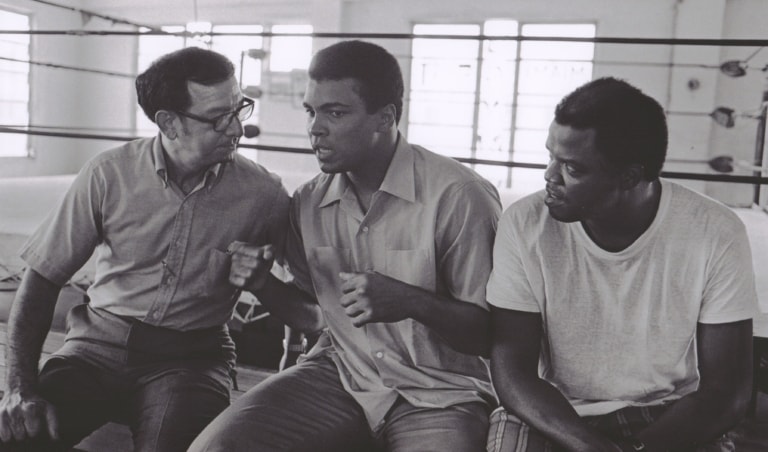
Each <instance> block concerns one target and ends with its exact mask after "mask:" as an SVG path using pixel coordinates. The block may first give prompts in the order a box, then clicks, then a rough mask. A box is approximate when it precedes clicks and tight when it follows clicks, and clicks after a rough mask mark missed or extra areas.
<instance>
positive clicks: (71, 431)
mask: <svg viewBox="0 0 768 452" xmlns="http://www.w3.org/2000/svg"><path fill="white" fill-rule="evenodd" d="M38 384H39V388H40V394H41V395H42V397H43V398H45V399H46V400H47V401H48V402H50V403H51V404H53V406H54V407H55V409H56V417H57V420H58V422H59V438H60V441H58V442H57V443H52V442H50V441H48V440H41V441H38V443H39V444H38V445H39V447H40V448H39V449H36V447H33V446H32V445H29V446H28V447H27V449H25V450H46V451H51V450H60V449H61V450H68V447H72V446H74V445H75V444H77V443H78V442H80V440H82V439H83V438H85V437H86V436H88V435H89V434H91V433H92V432H93V431H95V430H96V429H98V428H99V427H101V426H102V425H104V424H106V423H107V422H108V421H109V420H111V419H112V418H114V417H115V416H116V415H117V410H116V409H115V406H116V405H120V403H121V399H120V397H119V393H120V390H121V388H120V387H119V385H117V384H115V382H111V381H110V380H109V378H108V377H107V376H106V375H104V374H103V373H102V372H100V371H99V370H98V369H96V368H94V367H92V366H90V365H88V364H86V363H84V362H80V361H78V360H76V359H73V358H63V357H53V358H50V359H49V360H48V361H47V362H46V363H45V365H44V366H43V368H42V369H41V371H40V375H39V378H38Z"/></svg>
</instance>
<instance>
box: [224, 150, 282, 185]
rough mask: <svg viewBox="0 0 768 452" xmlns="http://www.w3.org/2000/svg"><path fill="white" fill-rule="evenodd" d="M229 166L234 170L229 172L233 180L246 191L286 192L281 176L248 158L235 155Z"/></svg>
mask: <svg viewBox="0 0 768 452" xmlns="http://www.w3.org/2000/svg"><path fill="white" fill-rule="evenodd" d="M229 166H231V168H232V171H229V173H231V175H232V176H231V179H233V182H234V183H236V184H237V185H239V186H241V187H243V189H244V190H247V191H255V192H260V193H261V194H263V193H264V191H265V190H270V189H271V190H278V191H285V190H284V188H283V183H282V180H281V179H280V176H278V175H277V174H275V173H273V172H271V171H269V170H268V169H266V168H265V167H263V166H261V165H260V164H258V163H256V162H254V161H253V160H251V159H249V158H247V157H243V156H242V155H240V154H235V156H234V158H233V159H232V161H231V162H229ZM224 170H225V171H226V169H224Z"/></svg>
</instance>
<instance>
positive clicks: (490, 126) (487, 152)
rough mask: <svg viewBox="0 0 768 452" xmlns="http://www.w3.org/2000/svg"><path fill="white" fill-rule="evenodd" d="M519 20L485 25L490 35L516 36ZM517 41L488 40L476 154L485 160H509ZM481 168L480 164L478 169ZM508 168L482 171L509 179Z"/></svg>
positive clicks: (488, 175) (491, 22) (481, 82)
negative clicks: (507, 176)
mask: <svg viewBox="0 0 768 452" xmlns="http://www.w3.org/2000/svg"><path fill="white" fill-rule="evenodd" d="M517 28H518V23H517V21H514V20H489V21H487V22H485V24H484V25H483V34H485V35H487V36H516V35H517ZM517 45H518V44H517V41H485V42H484V43H483V62H482V64H483V66H482V75H481V81H480V105H479V111H478V124H477V135H478V136H477V138H476V143H475V146H476V148H477V157H478V158H483V159H494V160H497V159H501V160H507V159H509V146H510V138H511V131H510V128H511V125H512V103H513V102H514V94H515V71H516V66H517V62H516V58H517ZM476 169H477V170H478V171H480V167H477V168H476ZM506 172H507V170H506V169H505V168H501V167H500V168H497V169H494V170H491V169H490V168H486V169H484V170H483V173H482V174H484V175H486V176H487V177H490V175H491V174H493V175H494V178H496V179H498V180H499V181H501V180H502V179H504V180H506V176H504V174H506Z"/></svg>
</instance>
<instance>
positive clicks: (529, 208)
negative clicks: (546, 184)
mask: <svg viewBox="0 0 768 452" xmlns="http://www.w3.org/2000/svg"><path fill="white" fill-rule="evenodd" d="M545 196H546V193H545V192H544V191H543V190H541V191H538V192H535V193H531V194H530V195H527V196H524V197H522V198H520V199H519V200H517V201H515V202H513V203H512V204H510V206H509V207H507V208H506V209H505V210H504V213H503V214H502V216H501V221H502V222H504V223H508V224H515V225H517V226H527V227H530V226H532V225H536V224H543V223H546V222H549V221H556V220H555V219H554V218H552V217H551V216H550V215H549V212H548V211H547V206H546V205H545V204H544V198H545Z"/></svg>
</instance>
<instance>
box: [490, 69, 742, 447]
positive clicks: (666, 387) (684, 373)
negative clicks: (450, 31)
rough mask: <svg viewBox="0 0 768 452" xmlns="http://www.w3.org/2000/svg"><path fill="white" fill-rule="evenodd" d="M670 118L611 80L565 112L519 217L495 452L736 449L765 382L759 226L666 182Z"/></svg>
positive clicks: (500, 260)
mask: <svg viewBox="0 0 768 452" xmlns="http://www.w3.org/2000/svg"><path fill="white" fill-rule="evenodd" d="M666 147H667V126H666V119H665V117H664V112H663V110H662V108H661V106H660V105H659V104H658V103H657V102H656V101H655V100H653V99H652V98H650V97H649V96H647V95H645V94H643V93H642V92H641V91H640V90H638V89H637V88H635V87H633V86H631V85H629V84H628V83H626V82H624V81H621V80H617V79H614V78H602V79H598V80H595V81H592V82H590V83H587V84H586V85H584V86H582V87H580V88H578V89H577V90H576V91H574V92H573V93H571V94H569V95H568V96H566V97H565V98H564V99H563V100H562V101H561V102H560V104H559V105H558V106H557V109H556V111H555V120H554V121H553V122H552V125H551V126H550V129H549V137H548V139H547V149H548V150H549V153H550V163H549V166H548V167H547V170H546V173H545V175H544V177H545V179H546V182H547V184H546V190H544V191H541V192H539V193H535V194H533V195H530V196H528V197H526V198H524V199H522V200H520V201H519V202H517V203H515V204H513V205H512V206H511V207H510V208H509V209H508V210H507V211H506V212H505V213H504V215H503V217H502V219H501V221H500V223H499V227H498V232H497V236H496V243H495V246H494V252H493V263H494V268H493V272H492V274H491V277H490V281H489V282H488V287H487V297H488V302H489V304H491V308H492V319H493V321H492V325H493V344H492V352H491V371H492V377H493V384H494V387H495V389H496V392H497V394H498V396H499V399H500V401H501V404H502V407H500V408H499V409H498V410H496V411H495V412H494V413H493V415H492V418H491V431H490V434H489V440H488V450H492V451H544V450H574V451H576V450H578V451H583V450H589V451H632V450H644V451H662V450H673V451H688V450H708V451H709V450H733V449H730V448H729V447H732V444H730V440H729V439H728V438H727V437H726V436H724V433H725V432H727V431H728V430H729V429H730V428H731V427H733V426H734V425H735V424H736V423H737V422H738V421H739V419H740V418H741V417H742V416H743V415H744V413H745V410H746V406H747V404H748V401H749V398H750V389H751V375H752V359H751V357H752V316H753V314H754V313H755V309H756V293H755V288H754V273H753V269H752V260H751V257H750V249H749V243H748V240H747V235H746V232H745V228H744V225H743V224H742V223H741V222H740V220H739V219H738V218H737V216H736V215H735V214H734V213H733V212H731V211H730V210H729V209H728V208H727V207H725V206H723V205H722V204H720V203H718V202H716V201H714V200H712V199H710V198H707V197H705V196H702V195H700V194H697V193H695V192H693V191H691V190H689V189H687V188H684V187H683V186H681V185H678V184H675V183H672V182H670V181H667V180H662V179H659V174H660V172H661V167H662V165H663V162H664V158H665V155H666Z"/></svg>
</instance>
